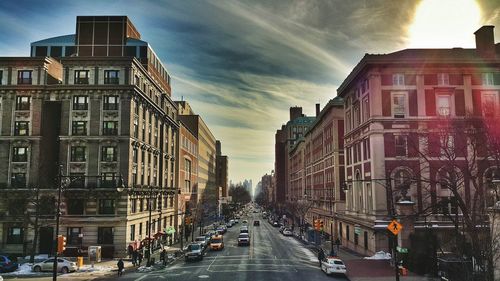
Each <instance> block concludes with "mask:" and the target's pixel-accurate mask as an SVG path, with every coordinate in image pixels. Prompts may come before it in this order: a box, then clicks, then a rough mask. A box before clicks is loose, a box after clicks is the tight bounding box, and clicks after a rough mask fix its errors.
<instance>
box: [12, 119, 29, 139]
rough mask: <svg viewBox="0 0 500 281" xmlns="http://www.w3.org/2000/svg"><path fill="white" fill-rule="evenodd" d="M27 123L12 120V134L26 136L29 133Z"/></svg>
mask: <svg viewBox="0 0 500 281" xmlns="http://www.w3.org/2000/svg"><path fill="white" fill-rule="evenodd" d="M29 124H30V122H28V121H16V122H14V136H27V135H29Z"/></svg>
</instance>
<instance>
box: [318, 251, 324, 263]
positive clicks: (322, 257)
mask: <svg viewBox="0 0 500 281" xmlns="http://www.w3.org/2000/svg"><path fill="white" fill-rule="evenodd" d="M324 259H325V251H323V249H322V248H320V249H319V252H318V261H319V266H320V267H321V262H322V261H323V260H324Z"/></svg>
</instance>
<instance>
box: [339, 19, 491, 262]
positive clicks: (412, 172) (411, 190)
mask: <svg viewBox="0 0 500 281" xmlns="http://www.w3.org/2000/svg"><path fill="white" fill-rule="evenodd" d="M475 34H476V46H477V47H476V49H462V48H453V49H405V50H401V51H397V52H394V53H390V54H384V55H371V54H367V55H365V56H364V57H363V58H362V59H361V61H360V62H359V63H358V64H357V66H356V67H355V68H354V69H353V71H352V72H351V73H350V74H349V75H348V76H347V78H346V79H345V80H344V82H343V83H342V85H341V86H340V87H339V89H338V95H339V96H340V97H342V98H343V99H344V109H345V116H344V117H345V136H344V142H345V158H346V170H345V171H346V182H345V184H346V188H347V190H348V191H347V194H346V211H345V213H342V214H339V218H340V219H341V220H343V221H344V222H342V223H341V222H339V224H338V225H337V227H338V229H339V234H340V236H341V238H342V244H343V245H345V246H347V247H349V248H351V249H353V250H356V251H358V252H360V253H364V254H368V255H370V254H373V253H374V252H376V251H379V250H384V251H388V247H389V245H388V241H387V234H386V233H387V230H386V227H387V225H388V222H389V220H390V218H391V215H390V213H391V212H392V213H394V211H393V210H392V211H391V209H394V202H396V201H398V200H399V199H401V198H405V199H407V200H409V201H411V202H415V206H414V209H413V212H412V213H413V214H418V215H414V216H413V218H414V219H413V220H412V221H411V222H409V224H410V228H409V229H408V228H407V230H406V231H403V233H404V235H403V236H402V237H400V238H399V239H403V240H404V239H406V238H405V235H406V236H407V235H409V233H412V232H413V231H412V229H413V228H414V232H415V233H416V234H418V233H419V232H422V231H433V232H434V233H437V235H438V238H439V240H440V241H441V243H442V244H441V247H442V249H444V250H446V249H447V245H446V243H447V242H448V241H449V240H450V239H449V237H451V235H450V234H451V233H452V231H453V225H452V224H451V221H450V220H448V219H446V217H445V216H444V214H445V213H456V216H457V217H460V216H461V214H460V213H459V212H458V211H457V208H456V205H453V202H454V201H453V198H452V193H451V192H450V191H449V190H447V189H446V188H445V187H444V186H445V183H446V182H444V180H443V178H444V176H443V174H442V171H443V170H444V171H446V169H448V168H447V167H444V166H443V159H444V157H445V156H446V154H448V155H451V156H453V161H455V163H457V164H456V165H457V167H460V165H463V163H467V161H469V159H467V153H466V151H467V150H468V149H463V150H462V149H458V147H463V146H461V144H464V143H465V142H464V141H465V140H464V139H463V137H461V136H460V135H455V136H453V137H446V138H445V139H444V138H442V137H440V136H439V135H437V134H438V133H439V131H438V130H439V129H440V126H442V124H443V123H446V124H449V123H450V122H460V120H465V119H466V118H472V119H477V120H480V119H482V118H485V117H492V116H495V115H496V116H498V115H497V114H498V108H499V90H500V71H499V69H500V63H499V60H498V57H499V54H500V45H499V44H496V45H495V43H494V38H493V27H492V26H484V27H482V28H481V29H479V30H478V31H477V32H476V33H475ZM464 133H465V132H464ZM424 134H426V136H425V137H422V136H423V135H424ZM469 151H470V150H469ZM447 152H449V153H447ZM423 153H428V155H427V157H428V160H426V164H425V163H424V162H423V161H422V159H423V157H422V154H423ZM485 157H486V156H485V155H481V154H478V159H477V162H475V163H476V164H478V163H481V164H478V166H477V167H478V176H479V177H480V178H483V177H485V178H486V177H487V175H491V173H492V169H498V167H497V168H495V166H494V165H491V163H488V159H487V158H485ZM454 173H455V172H454ZM461 173H464V172H463V171H457V172H456V174H457V175H459V174H461ZM424 177H425V178H426V179H430V180H429V181H428V182H429V184H428V185H427V184H425V186H424V180H423V178H424ZM462 178H463V177H462ZM469 180H472V179H469ZM467 181H468V180H464V182H467ZM443 182H444V183H443ZM463 188H464V190H465V191H464V192H467V191H468V192H470V193H472V190H473V189H472V186H471V185H469V184H468V183H465V184H463ZM478 188H481V187H480V186H479V187H478ZM403 189H404V190H406V191H407V194H406V196H404V194H403V193H402V191H403ZM472 195H473V194H471V196H468V195H467V196H465V198H468V199H466V201H467V203H466V204H471V201H470V200H471V198H474V197H473V196H472ZM441 203H443V204H441ZM436 204H439V206H441V207H439V208H437V207H435V206H437V205H436ZM433 206H434V207H433ZM429 208H430V209H429ZM424 215H425V216H424ZM401 242H404V241H400V243H401Z"/></svg>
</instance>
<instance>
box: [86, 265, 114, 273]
mask: <svg viewBox="0 0 500 281" xmlns="http://www.w3.org/2000/svg"><path fill="white" fill-rule="evenodd" d="M114 269H115V267H113V266H99V265H94V267H92V265H87V264H86V265H83V266H82V267H80V269H79V270H78V272H96V271H101V272H110V271H113V270H114Z"/></svg>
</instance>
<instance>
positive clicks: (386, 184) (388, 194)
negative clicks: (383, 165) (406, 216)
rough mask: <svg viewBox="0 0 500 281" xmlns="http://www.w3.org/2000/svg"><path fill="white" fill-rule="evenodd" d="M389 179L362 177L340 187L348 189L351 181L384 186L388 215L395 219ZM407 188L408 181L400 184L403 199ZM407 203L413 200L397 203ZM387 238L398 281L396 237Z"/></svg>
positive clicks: (346, 182)
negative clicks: (390, 241) (390, 245)
mask: <svg viewBox="0 0 500 281" xmlns="http://www.w3.org/2000/svg"><path fill="white" fill-rule="evenodd" d="M391 181H392V179H391V178H382V179H369V180H363V179H359V180H350V181H345V182H344V184H343V187H342V189H343V190H344V191H345V192H347V191H349V185H348V183H353V182H376V183H377V182H378V183H379V185H381V186H383V187H384V188H385V191H386V197H387V213H388V216H389V217H390V218H391V219H392V220H395V219H396V218H397V214H396V209H395V203H394V200H393V197H392V196H393V194H394V193H393V190H392V185H391ZM380 182H384V183H383V184H380ZM409 188H410V186H409V183H408V182H406V183H405V184H403V185H401V186H400V189H401V191H400V192H401V195H402V197H403V200H404V199H405V197H406V194H407V192H408V189H409ZM409 203H411V204H413V202H411V201H408V202H405V201H401V200H400V201H398V203H397V204H402V205H407V204H409ZM388 235H391V234H388ZM389 238H390V239H391V240H392V243H391V244H392V253H393V259H394V275H395V278H396V281H399V267H398V259H397V247H398V238H397V235H392V236H389Z"/></svg>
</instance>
